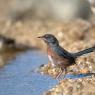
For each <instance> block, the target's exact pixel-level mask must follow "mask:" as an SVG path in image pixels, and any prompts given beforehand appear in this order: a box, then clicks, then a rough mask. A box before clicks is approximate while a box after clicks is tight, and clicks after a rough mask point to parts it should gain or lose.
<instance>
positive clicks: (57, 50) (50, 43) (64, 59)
mask: <svg viewBox="0 0 95 95" xmlns="http://www.w3.org/2000/svg"><path fill="white" fill-rule="evenodd" d="M38 38H41V39H42V40H43V41H44V42H45V43H46V44H47V55H48V58H49V61H50V63H51V65H52V67H59V68H60V69H61V71H60V72H59V73H58V74H57V75H56V77H55V78H56V79H59V78H60V77H61V76H62V74H63V72H64V76H65V75H66V74H67V68H68V67H69V66H71V65H74V64H76V59H77V58H78V57H80V56H82V55H85V54H88V53H91V52H94V51H95V46H92V47H90V48H87V49H84V50H81V51H79V52H75V53H72V52H68V51H67V50H65V49H64V48H63V47H61V46H60V44H59V41H58V40H57V38H56V37H55V36H54V35H52V34H45V35H43V36H39V37H38Z"/></svg>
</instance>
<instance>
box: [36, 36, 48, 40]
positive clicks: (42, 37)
mask: <svg viewBox="0 0 95 95" xmlns="http://www.w3.org/2000/svg"><path fill="white" fill-rule="evenodd" d="M37 38H41V39H42V40H44V41H46V39H45V37H44V36H39V37H37Z"/></svg>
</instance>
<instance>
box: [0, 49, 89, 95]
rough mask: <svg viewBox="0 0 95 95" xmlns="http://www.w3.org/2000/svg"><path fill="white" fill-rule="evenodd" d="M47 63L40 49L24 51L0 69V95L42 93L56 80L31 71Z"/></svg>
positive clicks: (45, 56) (80, 75)
mask: <svg viewBox="0 0 95 95" xmlns="http://www.w3.org/2000/svg"><path fill="white" fill-rule="evenodd" d="M45 63H46V64H47V63H48V58H47V55H45V54H44V53H42V52H40V51H34V50H33V51H26V52H24V53H21V54H17V56H16V57H15V58H14V59H13V60H11V61H9V63H8V65H6V66H4V68H2V69H0V95H42V94H43V92H45V91H47V90H49V89H50V88H52V87H54V86H55V85H56V84H57V83H58V81H57V80H55V79H52V78H51V77H49V76H45V75H41V74H39V73H34V72H31V71H32V70H34V69H35V68H38V67H39V66H40V65H41V64H45ZM88 76H91V74H79V75H69V74H67V75H66V76H65V78H73V79H76V78H83V77H88Z"/></svg>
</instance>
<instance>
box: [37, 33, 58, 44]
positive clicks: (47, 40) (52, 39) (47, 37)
mask: <svg viewBox="0 0 95 95" xmlns="http://www.w3.org/2000/svg"><path fill="white" fill-rule="evenodd" d="M38 38H41V39H43V41H44V42H45V43H47V44H48V45H59V42H58V40H57V39H56V37H55V36H54V35H52V34H45V35H43V36H40V37H38Z"/></svg>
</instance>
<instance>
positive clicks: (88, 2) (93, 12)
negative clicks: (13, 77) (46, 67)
mask: <svg viewBox="0 0 95 95" xmlns="http://www.w3.org/2000/svg"><path fill="white" fill-rule="evenodd" d="M46 33H50V34H53V35H55V36H56V37H57V38H58V40H59V41H60V45H61V46H62V47H64V48H65V49H66V50H68V51H70V52H77V51H79V50H82V49H85V48H88V47H91V46H93V45H95V0H0V67H4V66H5V64H7V63H16V62H17V64H19V63H21V64H22V63H23V64H26V63H27V62H29V63H31V64H32V65H31V66H30V65H27V66H26V65H25V66H26V67H27V69H29V68H30V67H31V68H32V67H33V66H34V65H33V64H34V63H35V62H36V61H37V59H36V61H35V58H36V57H37V55H38V54H39V50H40V54H39V56H40V58H39V57H37V58H38V59H39V60H40V61H37V62H38V63H37V62H36V63H37V64H38V65H37V66H39V65H41V63H43V62H46V63H48V61H47V60H48V59H47V57H46V45H45V44H44V42H43V41H40V40H39V39H37V37H38V36H41V35H44V34H46ZM41 50H43V51H44V53H43V51H41ZM26 51H30V52H31V53H29V52H28V53H25V52H26ZM23 52H24V53H25V54H24V55H23ZM41 52H42V53H41ZM19 54H22V56H24V57H22V60H21V59H20V58H19V57H18V56H19ZM44 55H45V58H46V59H45V60H43V61H42V59H43V56H44ZM30 56H32V58H31V57H30ZM27 57H29V59H27ZM23 58H24V59H23ZM94 58H95V53H93V54H92V55H89V56H85V57H82V58H80V59H79V61H80V63H83V62H86V63H87V64H86V65H85V64H82V66H83V67H82V68H86V69H87V70H88V71H94V70H95V64H94V63H95V59H94ZM85 59H86V60H85ZM10 60H14V61H12V62H10ZM16 60H18V61H16ZM27 60H28V61H27ZM80 63H79V64H80ZM23 64H22V65H21V66H22V67H24V66H23ZM43 64H44V63H43ZM6 66H7V65H6ZM6 66H5V67H6ZM17 66H19V65H17ZM90 67H91V68H90ZM8 68H10V67H6V68H5V70H6V72H7V69H8ZM11 68H15V66H14V65H12V67H11ZM15 70H16V71H17V72H18V69H17V68H16V69H15ZM23 70H24V71H25V69H23ZM2 72H3V71H2V69H1V72H0V73H1V74H2ZM3 74H5V73H4V72H3ZM5 76H6V75H5ZM36 77H37V76H36ZM21 79H23V77H22V78H21ZM35 79H36V78H35ZM29 80H30V76H29ZM43 80H44V79H43ZM23 81H24V80H23ZM26 81H27V80H26ZM37 81H38V82H39V80H37ZM9 82H11V81H9ZM51 82H52V80H51ZM4 83H6V82H5V81H4ZM29 83H30V82H29ZM34 83H35V82H34ZM68 83H69V82H68ZM68 83H66V85H67V84H68ZM78 83H79V81H77V83H76V84H75V85H77V84H78ZM91 83H92V85H93V86H92V85H91ZM91 83H88V81H87V82H86V83H85V85H86V84H88V87H89V88H86V89H90V90H89V91H88V92H86V89H85V86H84V84H82V83H81V86H80V88H81V87H82V86H83V88H84V89H83V92H81V90H79V92H78V91H77V89H75V90H74V92H72V94H70V93H69V92H71V91H69V92H68V93H67V92H66V91H68V88H69V87H67V88H64V86H62V89H63V90H64V89H66V90H65V91H64V93H67V94H64V95H90V94H89V93H91V95H95V91H94V90H91V89H92V88H93V89H95V78H93V81H91ZM47 84H48V82H47ZM2 85H4V84H2ZM13 85H14V84H13ZM21 85H22V84H21ZM25 85H26V84H25ZM68 85H69V84H68ZM70 85H71V83H70ZM7 86H8V85H7ZM37 86H38V85H37ZM48 86H51V85H48ZM91 86H92V88H90V87H91ZM10 87H12V86H10ZM38 87H39V86H38ZM45 87H46V88H47V86H45ZM45 87H44V88H45ZM71 87H72V89H74V88H73V85H72V86H71ZM1 88H2V87H1ZM39 88H40V87H39ZM59 88H60V86H59ZM59 88H58V89H59ZM4 89H5V88H4ZM15 89H16V88H15ZM23 89H24V88H23ZM42 89H43V88H42ZM5 90H6V89H5ZM63 90H62V91H63ZM8 91H10V90H8ZM13 91H14V90H13ZM17 91H18V90H17ZM29 91H30V90H29ZM62 91H60V94H54V93H53V94H52V92H50V93H49V94H48V93H46V94H45V95H63V94H62V93H63V92H62ZM0 92H2V93H1V94H0V95H8V93H7V91H6V93H3V91H0ZM10 92H11V91H10ZM18 92H19V91H18ZM26 92H27V90H26ZM30 92H31V91H30ZM30 92H29V94H28V95H30ZM55 92H56V91H55ZM39 93H40V94H39V95H42V94H41V92H39ZM80 93H83V94H80ZM23 94H24V93H23ZM12 95H13V94H12ZM14 95H21V93H18V94H14ZM32 95H37V93H35V94H33V93H32Z"/></svg>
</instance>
